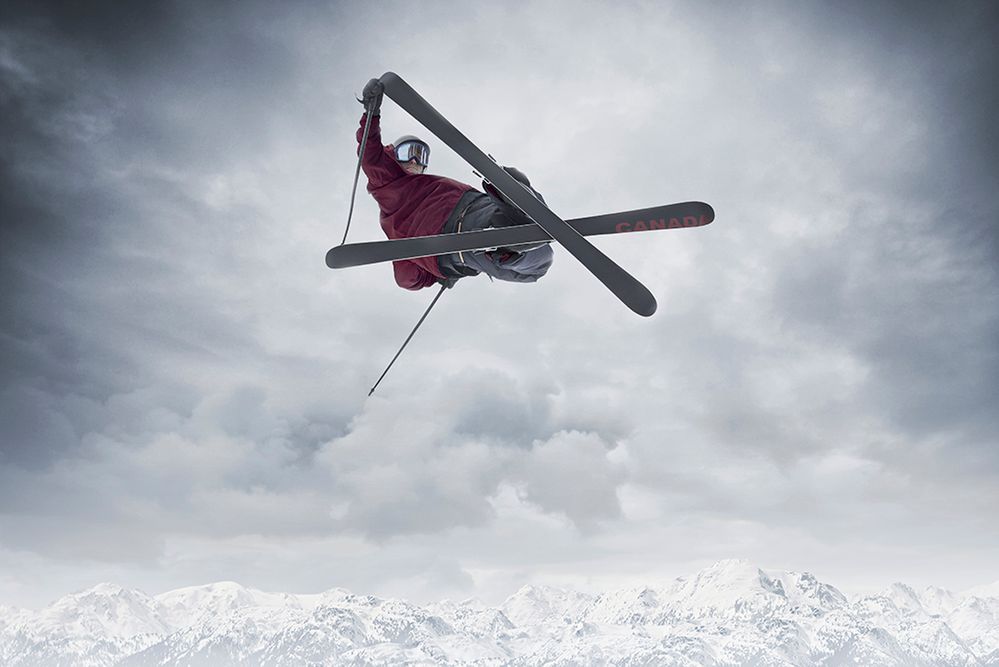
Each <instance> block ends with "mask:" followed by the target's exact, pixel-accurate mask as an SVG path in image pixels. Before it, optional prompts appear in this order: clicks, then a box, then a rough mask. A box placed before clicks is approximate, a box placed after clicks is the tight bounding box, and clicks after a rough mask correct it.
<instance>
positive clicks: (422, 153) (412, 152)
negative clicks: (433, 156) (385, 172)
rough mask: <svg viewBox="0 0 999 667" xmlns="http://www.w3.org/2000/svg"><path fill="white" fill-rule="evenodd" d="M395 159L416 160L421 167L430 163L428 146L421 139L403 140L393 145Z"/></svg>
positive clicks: (402, 160) (400, 160)
mask: <svg viewBox="0 0 999 667" xmlns="http://www.w3.org/2000/svg"><path fill="white" fill-rule="evenodd" d="M395 159H396V160H398V161H399V162H409V161H410V160H416V163H417V164H418V165H420V166H421V167H426V166H428V165H429V164H430V146H427V145H426V144H425V143H423V142H422V141H404V142H402V143H401V144H399V145H398V146H396V147H395Z"/></svg>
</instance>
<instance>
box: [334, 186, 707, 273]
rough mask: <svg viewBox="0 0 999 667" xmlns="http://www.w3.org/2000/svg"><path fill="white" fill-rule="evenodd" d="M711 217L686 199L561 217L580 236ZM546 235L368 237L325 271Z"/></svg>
mask: <svg viewBox="0 0 999 667" xmlns="http://www.w3.org/2000/svg"><path fill="white" fill-rule="evenodd" d="M714 218H715V212H714V210H713V209H712V208H711V207H710V206H709V205H708V204H705V203H703V202H696V201H691V202H682V203H679V204H666V205H664V206H652V207H649V208H640V209H636V210H634V211H622V212H620V213H607V214H604V215H594V216H590V217H587V218H576V219H574V220H566V221H565V222H566V224H567V225H569V226H570V227H572V228H573V229H574V230H576V232H578V233H579V234H582V235H583V236H599V235H601V234H621V233H630V232H641V231H654V230H657V229H678V228H683V227H701V226H703V225H707V224H709V223H710V222H711V221H712V220H714ZM551 238H552V237H551V236H550V235H549V234H548V233H547V232H545V230H544V229H542V228H541V227H539V226H537V225H534V224H530V225H514V226H511V227H500V228H497V229H483V230H478V231H474V232H459V233H456V234H437V235H435V236H415V237H411V238H404V239H391V240H386V241H368V242H364V243H352V244H350V245H340V246H337V247H335V248H331V249H330V251H329V252H327V253H326V266H328V267H330V268H331V269H345V268H347V267H351V266H364V265H366V264H377V263H378V262H391V261H397V260H400V259H414V258H416V257H431V256H434V255H446V254H449V253H453V252H471V251H474V250H490V249H493V248H514V249H516V247H517V246H518V245H523V244H528V243H538V242H540V241H549V240H551Z"/></svg>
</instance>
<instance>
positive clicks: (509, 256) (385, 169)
mask: <svg viewBox="0 0 999 667" xmlns="http://www.w3.org/2000/svg"><path fill="white" fill-rule="evenodd" d="M383 93H384V87H383V85H382V83H381V82H380V81H379V80H378V79H371V81H369V82H368V84H367V85H366V86H365V87H364V91H363V92H362V94H361V99H360V102H361V103H362V104H363V105H364V107H365V113H364V115H362V116H361V127H360V129H359V130H358V132H357V141H358V151H360V143H361V140H362V139H363V138H364V126H365V122H366V121H367V115H368V114H369V113H370V114H371V122H370V126H369V129H368V139H367V144H366V145H365V150H364V155H362V156H361V168H362V169H363V170H364V173H365V175H366V176H367V177H368V192H369V193H371V196H373V197H374V198H375V201H376V202H378V208H379V210H380V213H381V225H382V230H383V231H384V232H385V235H386V236H388V237H389V238H390V239H397V238H406V237H412V236H430V235H434V234H450V233H455V232H467V231H473V230H477V229H485V228H487V227H505V226H509V225H523V224H529V223H532V222H533V221H532V220H531V219H530V218H529V217H528V216H526V215H525V214H524V213H522V212H521V211H520V209H518V208H517V207H516V206H514V205H513V204H511V203H510V202H508V201H507V200H506V199H505V198H504V197H503V195H502V194H501V193H500V192H499V191H498V190H496V189H495V188H494V187H492V185H491V184H489V183H487V182H486V181H483V182H482V185H483V188H484V189H485V190H486V193H488V194H486V193H483V192H479V191H478V190H476V189H475V188H474V187H473V186H471V185H466V184H465V183H461V182H459V181H455V180H452V179H450V178H445V177H443V176H433V175H429V174H424V173H423V172H424V171H425V170H426V168H427V166H428V164H429V158H430V147H429V146H428V145H427V144H426V142H424V141H422V140H420V139H419V138H417V137H414V136H411V135H406V136H403V137H400V138H399V139H397V140H396V141H395V143H393V144H389V145H388V146H382V143H381V130H380V124H379V121H380V110H381V102H382V95H383ZM504 169H506V171H507V172H508V173H509V174H510V175H511V176H513V177H514V178H515V179H517V180H518V181H519V182H520V183H522V184H523V185H524V186H525V187H526V188H527V189H528V190H530V192H532V193H533V194H534V196H536V197H537V198H538V199H540V200H541V201H544V198H543V197H542V196H541V195H540V194H539V193H538V192H537V191H536V190H534V188H532V187H531V184H530V181H529V180H528V179H527V177H526V176H524V174H522V173H521V172H520V171H518V170H517V169H515V168H513V167H504ZM552 256H553V253H552V249H551V246H550V245H549V243H548V242H544V243H540V244H535V245H533V246H517V247H516V248H497V249H496V250H493V251H485V250H479V251H475V252H461V253H453V254H450V255H440V256H438V257H418V258H415V259H406V260H400V261H395V262H392V268H393V270H394V272H395V281H396V283H397V284H398V285H399V286H400V287H404V288H406V289H410V290H418V289H422V288H424V287H430V286H432V285H434V284H442V285H446V286H448V287H453V286H454V284H455V283H456V282H457V281H458V280H459V279H460V278H462V277H465V276H475V275H478V274H480V273H485V274H486V275H488V276H490V278H497V279H499V280H508V281H512V282H535V281H536V280H538V279H539V278H541V277H542V276H543V275H545V273H547V272H548V268H549V267H550V266H551V264H552Z"/></svg>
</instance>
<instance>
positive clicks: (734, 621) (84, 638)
mask: <svg viewBox="0 0 999 667" xmlns="http://www.w3.org/2000/svg"><path fill="white" fill-rule="evenodd" d="M995 592H996V591H995V586H986V587H980V588H977V589H972V590H971V591H968V592H965V593H954V592H951V591H947V590H944V589H940V588H933V587H931V588H927V589H926V590H924V591H922V592H917V591H915V590H913V589H912V588H911V587H909V586H906V585H904V584H900V583H898V584H892V585H891V586H889V587H888V588H887V589H885V590H884V591H882V592H880V593H878V594H876V595H865V596H861V597H858V598H856V599H852V600H851V599H848V598H847V596H845V595H843V594H842V593H841V592H840V591H839V590H837V589H836V588H835V587H833V586H831V585H830V584H827V583H823V582H821V581H819V580H818V579H816V578H815V577H814V576H812V575H811V574H808V573H797V572H781V571H772V570H761V569H760V568H758V567H756V566H754V565H752V564H750V563H747V562H745V561H722V562H719V563H716V564H715V565H713V566H711V567H709V568H706V569H704V570H702V571H700V572H698V573H696V574H694V575H693V576H690V577H685V578H681V579H677V580H675V581H673V582H668V583H665V584H663V585H656V586H646V587H638V588H629V589H622V590H615V591H609V592H607V593H604V594H601V595H589V594H585V593H580V592H576V591H571V590H565V589H560V588H553V587H549V586H525V587H524V588H522V589H521V590H519V591H517V592H516V593H515V594H514V595H512V596H510V597H509V598H508V599H507V600H506V601H505V602H504V603H503V604H502V605H501V606H500V607H489V606H486V605H484V604H482V603H481V602H478V601H475V600H467V601H464V602H451V601H444V602H439V603H435V604H431V605H427V606H424V607H421V606H418V605H413V604H410V603H408V602H404V601H400V600H387V599H381V598H377V597H373V596H359V595H354V594H353V593H351V592H349V591H346V590H343V589H333V590H330V591H327V592H325V593H322V594H319V595H290V594H285V593H264V592H261V591H256V590H252V589H248V588H244V587H242V586H240V585H238V584H235V583H231V582H222V583H217V584H211V585H207V586H195V587H190V588H183V589H179V590H175V591H170V592H168V593H164V594H162V595H157V596H155V597H150V596H148V595H146V594H144V593H142V592H140V591H136V590H127V589H123V588H121V587H120V586H114V585H111V584H101V585H98V586H95V587H94V588H91V589H89V590H86V591H83V592H81V593H75V594H73V595H68V596H66V597H64V598H61V599H59V600H57V601H56V602H55V603H53V604H52V605H50V606H48V607H46V608H45V609H42V610H39V611H29V610H24V609H14V608H10V607H3V606H0V664H2V665H10V666H12V667H13V666H21V665H24V666H27V665H31V666H36V665H67V666H68V665H73V666H77V665H80V666H89V665H92V666H104V665H123V666H124V665H131V666H147V665H213V666H215V665H518V666H521V665H522V666H526V665H684V666H695V665H710V666H719V667H720V666H722V665H795V666H798V665H904V666H906V667H909V666H919V665H935V666H936V665H939V666H947V667H951V666H957V665H960V666H969V667H970V666H989V667H999V595H995V594H994V593H995Z"/></svg>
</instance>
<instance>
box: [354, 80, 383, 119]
mask: <svg viewBox="0 0 999 667" xmlns="http://www.w3.org/2000/svg"><path fill="white" fill-rule="evenodd" d="M384 93H385V86H384V85H382V82H381V81H379V80H378V79H372V80H371V81H368V83H367V85H366V86H364V90H363V91H361V99H359V100H358V102H360V103H361V104H363V105H364V108H365V110H366V111H368V112H369V113H370V114H371V115H372V116H378V115H381V108H382V95H383V94H384Z"/></svg>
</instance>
